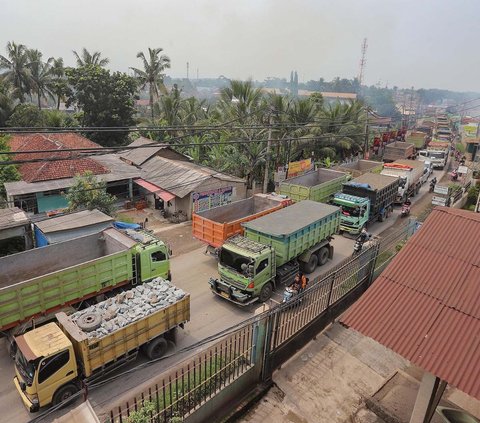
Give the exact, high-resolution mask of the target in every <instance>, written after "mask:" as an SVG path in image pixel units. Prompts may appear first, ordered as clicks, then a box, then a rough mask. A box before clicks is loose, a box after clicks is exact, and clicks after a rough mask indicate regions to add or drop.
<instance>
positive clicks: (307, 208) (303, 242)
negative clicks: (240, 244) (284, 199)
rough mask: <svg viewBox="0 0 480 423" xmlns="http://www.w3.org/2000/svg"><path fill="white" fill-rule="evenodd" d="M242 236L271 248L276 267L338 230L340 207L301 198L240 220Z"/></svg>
mask: <svg viewBox="0 0 480 423" xmlns="http://www.w3.org/2000/svg"><path fill="white" fill-rule="evenodd" d="M243 227H244V228H245V237H246V238H248V239H251V240H253V241H257V242H259V243H261V244H264V245H270V246H272V247H274V248H275V255H276V260H277V267H278V266H281V265H283V264H284V263H286V262H288V261H290V260H292V259H294V258H295V257H298V256H299V255H301V254H302V253H303V252H304V251H306V250H308V249H309V248H310V247H312V246H314V245H315V244H317V243H319V242H320V241H322V240H324V239H328V238H329V237H331V236H332V235H333V234H335V233H337V232H338V229H339V227H340V209H339V208H338V207H335V206H331V205H329V204H322V203H317V202H315V201H309V200H305V201H301V202H299V203H296V204H294V205H292V206H290V207H287V208H284V209H282V210H278V211H276V212H274V213H272V214H269V215H267V216H263V217H260V218H259V219H255V220H253V221H251V222H247V223H244V224H243Z"/></svg>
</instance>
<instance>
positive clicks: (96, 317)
mask: <svg viewBox="0 0 480 423" xmlns="http://www.w3.org/2000/svg"><path fill="white" fill-rule="evenodd" d="M101 324H102V316H101V314H99V313H85V314H84V315H83V316H80V317H79V318H78V320H77V326H78V327H79V328H80V329H82V330H83V331H84V332H91V331H92V330H95V329H98V328H99V327H100V325H101Z"/></svg>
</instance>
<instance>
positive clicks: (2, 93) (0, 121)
mask: <svg viewBox="0 0 480 423" xmlns="http://www.w3.org/2000/svg"><path fill="white" fill-rule="evenodd" d="M13 91H14V90H13V88H12V87H11V85H10V84H9V83H7V82H6V81H4V80H3V79H1V78H0V127H1V126H5V122H6V121H7V119H8V118H9V117H10V115H11V114H12V113H13V98H14V94H13Z"/></svg>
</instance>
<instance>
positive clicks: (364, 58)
mask: <svg viewBox="0 0 480 423" xmlns="http://www.w3.org/2000/svg"><path fill="white" fill-rule="evenodd" d="M367 47H368V44H367V39H366V38H364V39H363V43H362V56H361V59H360V71H359V73H358V85H359V89H361V87H362V83H363V76H364V72H365V65H366V64H367Z"/></svg>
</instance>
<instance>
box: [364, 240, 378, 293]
mask: <svg viewBox="0 0 480 423" xmlns="http://www.w3.org/2000/svg"><path fill="white" fill-rule="evenodd" d="M372 250H373V257H372V259H371V260H370V263H371V267H370V272H369V275H368V281H367V288H368V287H369V286H370V285H371V284H372V282H373V279H374V277H375V266H376V265H377V258H378V256H379V254H380V242H377V243H376V244H375V246H374V247H373V248H372Z"/></svg>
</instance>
